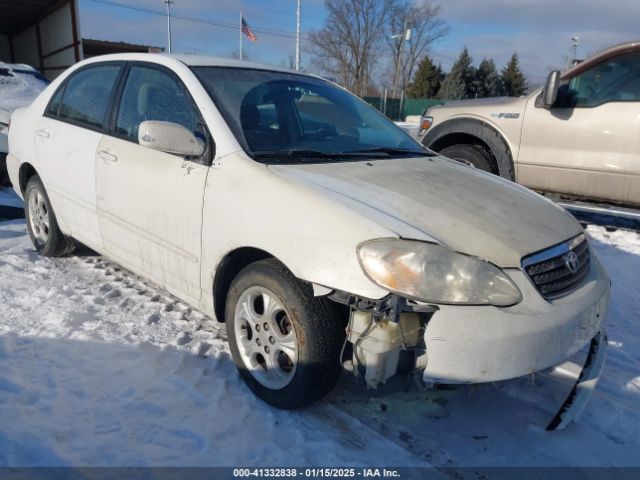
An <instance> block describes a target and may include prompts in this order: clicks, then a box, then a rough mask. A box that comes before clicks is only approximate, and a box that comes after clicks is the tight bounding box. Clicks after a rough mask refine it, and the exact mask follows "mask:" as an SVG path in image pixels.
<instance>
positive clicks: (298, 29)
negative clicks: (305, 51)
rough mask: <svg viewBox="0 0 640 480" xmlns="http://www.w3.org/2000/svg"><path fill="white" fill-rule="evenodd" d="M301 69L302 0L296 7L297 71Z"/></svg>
mask: <svg viewBox="0 0 640 480" xmlns="http://www.w3.org/2000/svg"><path fill="white" fill-rule="evenodd" d="M298 70H300V0H298V5H297V8H296V71H298Z"/></svg>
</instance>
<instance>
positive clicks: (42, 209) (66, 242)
mask: <svg viewBox="0 0 640 480" xmlns="http://www.w3.org/2000/svg"><path fill="white" fill-rule="evenodd" d="M24 199H25V217H26V220H27V230H28V231H29V236H30V237H31V241H32V242H33V246H34V247H36V250H38V252H40V253H41V254H42V255H44V256H46V257H60V256H62V255H66V254H67V253H70V252H71V251H72V250H73V247H74V243H73V241H72V240H71V239H69V238H67V237H65V236H64V235H63V234H62V232H61V231H60V228H59V227H58V221H57V220H56V216H55V213H54V212H53V208H51V202H50V201H49V197H48V196H47V192H46V190H45V189H44V185H42V181H41V180H40V177H39V176H38V175H34V176H33V177H31V178H30V179H29V181H28V182H27V186H26V188H25V190H24Z"/></svg>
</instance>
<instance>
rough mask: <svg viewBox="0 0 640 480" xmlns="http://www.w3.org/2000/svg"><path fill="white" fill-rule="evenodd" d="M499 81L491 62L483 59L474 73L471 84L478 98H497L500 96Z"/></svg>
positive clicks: (494, 66)
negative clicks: (474, 76)
mask: <svg viewBox="0 0 640 480" xmlns="http://www.w3.org/2000/svg"><path fill="white" fill-rule="evenodd" d="M500 84H501V81H500V76H499V75H498V71H497V69H496V64H495V63H494V62H493V60H490V59H487V58H483V59H482V62H480V65H479V66H478V70H477V71H476V78H475V81H474V82H473V86H474V88H473V89H474V92H475V94H476V95H477V96H478V97H497V96H498V95H500V94H501V90H502V88H501V85H500Z"/></svg>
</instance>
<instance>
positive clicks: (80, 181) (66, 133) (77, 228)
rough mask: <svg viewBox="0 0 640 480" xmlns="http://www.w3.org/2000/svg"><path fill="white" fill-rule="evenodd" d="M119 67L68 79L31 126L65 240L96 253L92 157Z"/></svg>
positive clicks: (97, 68)
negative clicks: (82, 245)
mask: <svg viewBox="0 0 640 480" xmlns="http://www.w3.org/2000/svg"><path fill="white" fill-rule="evenodd" d="M123 67H124V64H123V63H122V62H110V63H100V64H96V65H91V66H88V67H85V68H82V69H80V70H78V71H76V72H74V73H73V74H71V75H70V76H69V78H67V79H66V80H65V81H64V83H63V84H62V85H61V86H60V87H59V88H58V90H57V91H56V92H55V94H54V95H53V97H52V99H51V101H50V102H49V105H48V106H47V108H46V110H45V112H44V115H43V116H42V117H40V118H39V119H38V121H37V122H36V123H35V124H34V132H33V135H34V142H35V148H36V155H37V156H38V171H39V173H40V176H41V177H42V179H43V181H44V184H45V188H46V189H47V193H48V195H49V197H50V199H51V202H52V204H53V207H54V210H55V212H56V216H57V217H58V220H59V222H60V223H61V225H62V227H63V229H64V231H65V233H66V234H68V235H72V236H73V237H74V238H77V239H78V240H80V241H82V242H83V243H86V244H87V245H89V246H91V247H93V248H95V249H98V250H99V249H100V248H101V247H102V242H101V238H100V228H99V223H98V215H97V211H96V189H95V187H96V181H95V158H96V150H97V148H98V144H99V143H100V140H101V139H102V136H103V132H104V129H105V125H106V123H107V118H108V112H109V109H110V106H111V104H112V97H113V95H114V93H115V85H116V83H117V79H118V77H119V75H120V73H121V70H122V68H123Z"/></svg>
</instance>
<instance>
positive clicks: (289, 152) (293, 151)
mask: <svg viewBox="0 0 640 480" xmlns="http://www.w3.org/2000/svg"><path fill="white" fill-rule="evenodd" d="M367 154H368V152H358V151H354V152H323V151H322V150H314V149H304V148H289V149H286V150H285V149H283V150H262V151H258V152H254V153H253V155H254V156H255V157H258V158H272V157H296V158H345V157H361V156H366V155H367Z"/></svg>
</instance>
